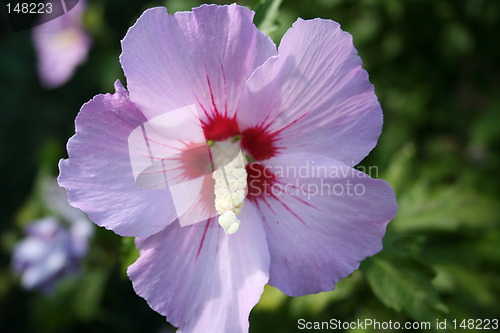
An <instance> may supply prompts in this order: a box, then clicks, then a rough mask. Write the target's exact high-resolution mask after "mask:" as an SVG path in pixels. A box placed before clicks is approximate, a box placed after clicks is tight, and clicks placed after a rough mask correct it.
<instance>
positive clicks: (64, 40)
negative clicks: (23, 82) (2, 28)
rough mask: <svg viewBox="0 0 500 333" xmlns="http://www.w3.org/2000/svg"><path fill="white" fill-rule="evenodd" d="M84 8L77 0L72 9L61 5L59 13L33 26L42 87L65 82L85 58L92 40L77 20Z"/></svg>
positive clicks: (49, 14) (57, 85)
mask: <svg viewBox="0 0 500 333" xmlns="http://www.w3.org/2000/svg"><path fill="white" fill-rule="evenodd" d="M62 3H63V4H64V3H65V2H64V1H63V2H62ZM68 3H69V2H68ZM85 8H86V1H84V0H81V1H79V2H77V4H76V5H75V6H74V8H65V9H66V11H67V12H66V13H65V14H63V15H62V16H60V17H57V18H55V19H53V20H51V21H49V22H46V23H43V24H41V25H39V26H37V27H35V28H34V29H33V43H34V45H35V50H36V54H37V69H38V75H39V77H40V82H41V84H42V85H43V86H44V87H45V88H49V89H52V88H56V87H59V86H61V85H62V84H64V83H66V82H67V81H68V80H69V79H70V78H71V76H72V75H73V73H74V71H75V70H76V68H77V67H78V65H80V64H82V63H83V62H84V61H85V60H86V59H87V54H88V51H89V49H90V45H91V43H92V40H91V38H90V35H89V34H88V33H87V31H86V30H85V28H84V27H83V25H82V22H81V19H82V16H83V13H84V11H85ZM51 15H53V13H52V12H51V13H46V14H45V16H49V17H50V16H51ZM43 18H44V19H45V17H43Z"/></svg>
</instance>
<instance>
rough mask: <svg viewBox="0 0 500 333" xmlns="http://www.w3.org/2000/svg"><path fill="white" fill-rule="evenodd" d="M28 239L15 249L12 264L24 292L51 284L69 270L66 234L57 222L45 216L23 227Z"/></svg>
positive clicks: (68, 243) (67, 236) (67, 238)
mask: <svg viewBox="0 0 500 333" xmlns="http://www.w3.org/2000/svg"><path fill="white" fill-rule="evenodd" d="M26 233H27V237H26V238H24V239H23V240H21V241H20V242H19V243H18V244H17V245H16V247H15V248H14V253H13V257H12V263H13V267H14V270H15V271H16V272H18V273H19V274H20V275H21V284H22V286H23V287H24V288H26V289H32V288H34V287H39V286H43V285H47V286H48V285H50V284H51V282H54V279H55V277H56V276H57V275H58V274H59V273H61V272H62V270H63V269H65V268H66V267H69V265H70V264H71V263H70V260H71V259H70V258H69V255H70V254H69V246H70V240H69V234H68V232H67V230H66V229H64V228H63V227H62V226H61V224H60V223H59V221H57V220H56V219H55V218H52V217H48V218H44V219H41V220H38V221H35V222H33V223H32V224H31V225H29V226H28V227H27V228H26Z"/></svg>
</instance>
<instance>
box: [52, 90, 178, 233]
mask: <svg viewBox="0 0 500 333" xmlns="http://www.w3.org/2000/svg"><path fill="white" fill-rule="evenodd" d="M115 88H116V93H114V94H112V95H111V94H106V95H98V96H96V97H95V98H94V99H93V100H91V101H90V102H88V103H87V104H85V105H84V106H83V107H82V109H81V111H80V113H79V114H78V117H77V118H76V134H75V136H74V137H72V138H71V139H70V140H69V142H68V154H69V158H68V159H66V160H61V162H60V164H59V168H60V176H59V184H60V185H61V186H63V187H65V188H66V189H67V190H68V198H69V201H70V203H71V204H72V205H73V206H75V207H77V208H80V209H81V210H83V211H84V212H85V213H86V214H87V215H88V216H89V218H90V219H91V220H92V221H93V222H94V223H96V224H98V225H99V226H103V227H106V228H107V229H111V230H113V231H114V232H116V233H118V234H120V235H122V236H135V237H147V236H150V235H152V234H154V233H156V232H158V231H160V230H161V229H163V228H164V227H165V226H166V225H167V224H169V223H170V222H172V221H174V220H175V219H176V216H175V209H173V204H172V199H171V196H170V193H169V192H168V190H167V189H165V190H147V189H143V188H140V187H139V186H138V185H137V184H136V183H135V179H134V175H133V173H132V167H131V163H130V158H129V150H128V136H129V134H130V132H131V131H132V130H133V129H134V128H136V127H137V126H139V125H140V124H142V123H143V122H144V121H145V120H146V119H145V117H144V115H143V114H142V113H141V112H140V111H139V110H138V109H137V108H136V107H135V106H134V105H133V104H132V103H131V102H130V100H129V99H128V93H127V91H126V90H125V88H123V86H122V85H121V84H120V83H119V82H117V83H116V84H115Z"/></svg>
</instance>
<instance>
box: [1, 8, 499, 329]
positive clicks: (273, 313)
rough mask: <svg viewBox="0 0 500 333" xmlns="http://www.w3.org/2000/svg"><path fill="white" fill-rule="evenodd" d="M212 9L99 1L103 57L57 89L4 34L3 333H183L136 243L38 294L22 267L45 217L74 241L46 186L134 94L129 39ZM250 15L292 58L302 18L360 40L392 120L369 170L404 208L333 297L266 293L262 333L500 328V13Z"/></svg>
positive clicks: (96, 27) (102, 252)
mask: <svg viewBox="0 0 500 333" xmlns="http://www.w3.org/2000/svg"><path fill="white" fill-rule="evenodd" d="M201 3H202V2H201V1H190V0H177V1H176V0H170V1H169V0H167V1H126V2H125V1H119V0H100V1H97V0H94V1H92V0H88V2H87V6H86V8H85V12H84V13H83V16H82V22H83V23H82V26H81V27H80V28H81V29H83V30H81V31H83V33H84V34H87V36H89V37H90V39H91V40H92V42H91V45H90V48H89V49H88V56H87V57H86V59H84V60H82V61H81V64H80V65H79V66H78V67H77V68H76V70H75V71H74V73H72V74H71V75H70V77H69V78H67V79H65V81H64V82H62V83H61V82H60V83H58V85H57V86H51V87H50V89H48V85H47V84H44V83H43V82H44V81H43V78H41V74H40V73H39V72H38V71H37V51H35V43H34V39H33V35H34V30H33V29H31V30H30V29H28V30H24V31H20V32H16V33H12V32H9V31H8V30H4V31H2V33H1V34H0V36H1V37H0V110H1V113H0V116H1V121H0V147H1V154H0V167H1V170H0V171H1V174H3V175H4V179H3V180H2V182H1V196H2V200H0V327H1V328H2V329H1V330H2V332H139V331H140V332H171V331H172V332H173V330H172V328H171V326H169V325H168V324H167V323H166V322H165V319H164V318H163V317H162V316H160V315H159V314H157V313H155V312H154V311H153V310H151V309H150V308H149V307H148V305H147V304H146V302H145V301H144V300H143V299H142V298H140V297H138V296H137V295H135V293H134V292H133V290H132V286H131V283H130V281H129V280H128V278H127V276H126V274H125V269H126V267H127V266H128V265H129V264H130V263H131V262H133V260H134V259H135V256H136V255H137V254H136V252H135V251H134V249H133V243H132V239H127V238H122V237H118V236H116V235H115V234H114V233H112V232H110V231H106V230H104V229H102V228H97V227H95V226H94V225H92V228H93V229H94V230H93V231H92V232H91V233H89V234H88V235H89V236H85V237H86V238H85V239H84V240H83V241H84V242H89V246H88V251H85V255H76V254H75V255H73V256H70V257H68V258H66V259H67V260H69V261H71V263H72V265H71V267H70V268H69V269H66V268H68V267H66V268H65V270H64V272H62V271H61V272H59V273H60V274H58V276H57V279H52V280H51V281H49V282H50V283H49V282H47V281H45V282H44V283H42V284H41V285H38V286H37V285H33V284H36V283H35V282H36V281H35V282H33V281H32V283H31V285H30V284H29V281H28V282H27V281H24V280H22V279H21V277H20V276H21V273H22V272H26V269H27V268H26V267H27V266H28V264H29V263H27V261H28V262H29V258H28V259H26V258H25V259H24V261H23V262H22V263H21V264H19V263H16V262H15V260H14V259H13V253H15V252H16V251H20V250H19V244H20V242H22V240H23V239H25V237H27V235H30V232H29V231H27V229H26V228H27V227H28V226H30V225H33V224H34V223H35V222H37V221H39V220H40V219H42V218H47V217H54V218H56V219H57V220H58V221H61V222H60V225H61V228H62V229H64V232H65V233H63V234H64V235H67V236H64V237H70V236H68V235H72V234H71V232H70V231H68V230H72V229H71V228H72V226H73V224H72V223H73V222H72V221H71V217H68V216H69V215H68V214H66V213H65V209H66V208H64V207H63V208H61V205H62V206H63V204H58V203H56V204H54V203H53V202H50V195H48V194H47V193H48V192H47V191H48V190H47V188H50V186H49V185H47V184H49V183H50V182H51V179H52V178H53V177H56V176H57V174H58V169H57V163H58V160H59V159H60V158H65V157H66V150H65V144H66V142H67V140H68V138H69V137H71V136H72V135H73V134H74V118H75V116H76V114H77V112H78V110H79V109H80V107H81V105H82V104H83V103H85V102H86V101H88V100H89V99H91V98H92V97H93V96H94V95H96V94H99V93H105V92H113V91H114V90H113V83H114V81H115V80H116V79H120V80H122V82H124V83H125V82H126V80H125V78H124V77H123V73H122V71H121V68H120V65H119V62H118V56H119V54H120V52H121V50H120V40H121V39H122V38H123V37H124V35H125V33H126V31H127V29H128V28H129V27H130V26H131V25H132V24H133V23H134V22H135V20H136V19H137V18H138V17H139V16H140V14H141V13H142V12H143V11H144V10H145V9H146V8H150V7H153V6H158V5H165V6H167V7H168V9H169V12H171V13H172V12H175V11H179V10H190V9H191V8H192V7H195V6H198V5H199V4H201ZM214 3H218V4H222V3H230V2H223V1H215V2H214ZM237 3H239V4H241V5H246V6H249V7H250V8H252V9H254V10H256V11H257V15H256V19H255V21H256V23H257V24H258V26H259V27H260V28H261V29H263V30H264V31H265V32H266V33H268V34H269V35H270V36H271V37H272V38H273V39H274V41H275V42H276V43H277V44H278V43H279V41H280V39H281V37H282V35H283V34H284V33H285V31H286V30H287V29H288V28H289V27H290V26H291V24H292V23H293V22H294V21H295V20H296V19H297V18H298V17H302V18H304V19H310V18H315V17H320V18H328V19H332V20H335V21H337V22H339V23H340V24H341V25H342V28H343V29H344V30H345V31H348V32H350V33H351V34H352V35H353V39H354V44H355V46H356V48H357V49H358V52H359V54H360V56H361V58H362V59H363V62H364V66H365V68H366V69H367V71H368V73H369V74H370V80H371V82H372V83H373V84H374V86H375V91H376V93H377V95H378V97H379V100H380V102H381V104H382V108H383V110H384V118H385V121H384V129H383V132H382V135H381V137H380V140H379V143H378V145H377V147H376V148H375V149H374V150H373V151H372V152H371V154H370V155H369V156H368V157H367V158H366V159H365V160H364V161H363V162H362V165H364V166H377V168H378V174H373V173H372V176H377V177H379V178H383V179H385V180H387V181H388V182H389V183H390V184H391V185H392V186H393V187H394V189H395V191H396V196H397V199H398V203H399V212H398V215H397V216H396V218H395V220H394V221H393V222H391V223H390V225H389V228H388V231H387V235H386V237H385V240H384V250H383V251H382V252H380V253H379V254H377V255H375V256H374V257H372V258H369V259H367V260H365V261H364V262H363V263H362V265H361V267H360V269H359V270H356V271H355V272H354V273H353V274H352V275H350V276H349V277H347V278H345V279H343V280H342V281H341V282H340V283H339V284H338V285H337V289H336V290H335V291H333V292H327V293H320V294H317V295H310V296H304V297H297V298H290V297H287V296H285V295H283V294H282V293H281V292H279V291H278V290H276V289H274V288H271V287H269V288H268V287H266V290H265V293H264V295H263V296H262V299H261V301H260V303H259V304H258V305H257V306H256V307H255V308H254V309H253V311H252V313H251V316H250V332H296V331H299V329H298V326H297V321H298V320H299V319H300V318H303V319H305V320H307V321H328V320H330V319H332V318H334V319H339V320H341V321H354V320H357V319H364V318H372V319H376V320H379V321H388V320H392V321H393V322H394V321H399V322H405V321H414V322H421V321H430V322H433V323H434V322H435V321H436V320H437V319H440V320H441V319H448V322H449V321H450V320H453V319H457V321H458V322H459V323H460V321H461V320H462V319H493V318H497V319H500V205H499V203H500V200H499V199H500V176H499V175H498V174H497V172H499V171H500V130H499V126H500V94H499V91H500V67H499V66H498V65H499V63H498V62H499V60H500V47H499V45H500V2H498V1H495V0H490V1H487V0H474V1H465V0H463V1H460V0H439V1H435V0H404V1H403V0H377V1H375V0H360V1H350V0H311V1H303V0H283V1H276V0H275V1H260V0H253V1H237ZM2 15H4V14H3V13H2ZM4 16H5V15H4ZM4 19H5V17H4ZM4 27H5V25H4ZM80 28H79V29H80ZM81 31H80V32H81ZM38 52H40V51H38ZM49 193H50V191H49ZM31 235H32V237H34V236H33V233H32V234H31ZM61 237H62V236H61ZM64 237H63V238H64ZM61 239H62V238H61ZM64 239H66V238H64ZM68 239H69V238H68ZM63 243H64V242H63ZM30 244H31V243H30ZM53 244H55V242H54V243H53ZM64 244H65V243H64ZM16 249H17V250H16ZM72 251H73V250H72ZM21 252H22V251H20V252H19V253H21ZM71 253H76V252H71ZM19 256H22V253H21V254H19ZM66 272H69V273H68V274H66ZM63 273H64V274H63ZM40 274H41V273H40ZM460 330H461V331H463V332H466V331H468V332H470V331H474V330H472V329H470V328H468V329H463V328H461V329H460ZM460 330H459V331H460ZM318 331H320V330H318ZM337 331H345V332H371V331H374V332H375V331H377V330H373V329H370V328H365V329H361V330H356V329H352V330H337ZM386 331H387V332H390V331H391V330H386ZM416 331H418V330H416ZM422 331H423V330H422Z"/></svg>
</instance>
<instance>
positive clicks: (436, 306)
mask: <svg viewBox="0 0 500 333" xmlns="http://www.w3.org/2000/svg"><path fill="white" fill-rule="evenodd" d="M361 269H362V271H363V273H364V274H365V276H366V279H367V280H368V283H369V285H370V287H371V289H372V290H373V292H374V294H375V295H376V296H377V298H378V299H379V300H380V301H381V302H382V303H383V304H385V305H386V306H387V307H389V308H391V309H393V310H395V311H397V312H404V313H405V314H406V315H408V316H409V317H411V318H412V319H414V320H422V321H430V320H432V321H435V320H436V318H440V316H443V315H444V314H445V312H446V311H447V307H446V306H445V305H444V304H443V303H442V302H441V300H440V298H439V294H438V292H437V290H436V288H435V287H434V286H433V285H432V283H431V280H432V278H433V276H434V272H433V271H432V270H430V269H429V268H428V267H427V266H425V265H423V264H421V263H419V262H417V261H416V260H414V259H412V258H411V257H409V256H406V255H404V254H402V253H398V252H397V251H396V250H394V249H392V248H389V249H386V250H384V251H383V252H381V253H379V254H378V255H376V256H374V257H372V258H369V259H367V260H365V262H364V263H363V264H362V266H361Z"/></svg>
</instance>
